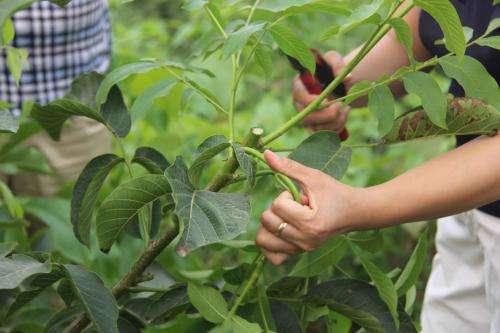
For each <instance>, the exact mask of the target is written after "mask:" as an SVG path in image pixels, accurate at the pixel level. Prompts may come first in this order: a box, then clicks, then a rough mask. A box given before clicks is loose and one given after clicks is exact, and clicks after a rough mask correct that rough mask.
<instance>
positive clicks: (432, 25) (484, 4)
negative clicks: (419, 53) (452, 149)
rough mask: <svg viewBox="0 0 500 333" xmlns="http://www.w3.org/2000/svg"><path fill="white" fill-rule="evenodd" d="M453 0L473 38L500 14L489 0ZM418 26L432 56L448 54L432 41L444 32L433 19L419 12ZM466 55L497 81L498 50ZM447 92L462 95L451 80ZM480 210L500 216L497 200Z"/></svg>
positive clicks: (479, 50) (469, 51)
mask: <svg viewBox="0 0 500 333" xmlns="http://www.w3.org/2000/svg"><path fill="white" fill-rule="evenodd" d="M452 3H453V5H454V6H455V8H456V9H457V12H458V14H459V16H460V19H461V21H462V25H463V26H466V27H469V28H472V29H473V31H474V34H473V37H472V38H477V37H480V36H482V35H483V34H484V33H485V31H486V29H487V28H488V25H489V24H490V22H491V20H493V19H495V18H499V17H500V6H499V5H497V6H494V5H493V4H492V1H491V0H452ZM419 29H420V36H421V39H422V42H423V44H424V46H425V47H426V48H427V50H428V51H429V53H430V54H431V55H433V56H434V55H435V56H443V55H444V54H447V53H448V51H447V50H446V48H445V47H444V46H443V45H436V44H435V41H437V40H439V39H442V38H443V33H442V31H441V29H440V28H439V26H438V24H437V23H436V21H435V20H434V19H433V18H432V17H431V16H430V15H429V14H428V13H426V12H424V11H422V14H421V16H420V27H419ZM492 34H493V35H499V34H500V31H499V29H497V30H495V31H494V32H493V33H492ZM466 54H467V55H468V56H471V57H473V58H475V59H477V60H478V61H480V62H481V63H482V64H483V65H484V67H485V68H486V69H487V70H488V72H489V73H490V75H491V76H493V77H494V78H495V79H496V80H497V82H498V81H499V78H500V51H498V50H495V49H493V48H489V47H483V46H479V45H473V46H471V47H469V48H468V49H467V51H466ZM450 93H452V94H453V95H455V96H464V90H463V89H462V87H461V86H460V85H459V84H458V83H457V82H456V81H453V82H452V83H451V87H450ZM472 139H474V137H473V136H458V137H457V144H458V145H463V144H465V143H467V142H468V141H470V140H472ZM480 210H481V211H483V212H485V213H488V214H490V215H493V216H497V217H500V201H497V202H494V203H492V204H489V205H486V206H484V207H481V208H480Z"/></svg>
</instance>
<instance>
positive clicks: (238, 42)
mask: <svg viewBox="0 0 500 333" xmlns="http://www.w3.org/2000/svg"><path fill="white" fill-rule="evenodd" d="M265 25H266V24H265V23H254V24H249V25H245V26H243V27H242V28H240V29H238V30H236V31H234V32H231V33H230V34H228V38H227V40H226V41H225V42H224V46H223V47H222V55H223V56H224V57H226V58H227V57H229V56H231V55H232V54H234V53H236V52H238V51H241V50H242V49H243V47H245V45H246V44H247V43H248V40H249V39H250V37H251V36H252V35H253V34H255V33H257V32H259V31H262V30H263V29H264V27H265Z"/></svg>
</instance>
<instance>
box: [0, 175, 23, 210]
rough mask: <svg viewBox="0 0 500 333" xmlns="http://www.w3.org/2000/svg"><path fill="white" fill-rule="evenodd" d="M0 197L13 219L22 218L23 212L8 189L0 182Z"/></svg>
mask: <svg viewBox="0 0 500 333" xmlns="http://www.w3.org/2000/svg"><path fill="white" fill-rule="evenodd" d="M0 196H1V199H2V200H1V201H2V202H3V203H4V204H5V206H6V207H7V210H8V211H9V214H10V216H11V217H12V218H14V219H21V218H23V217H24V211H23V207H22V206H21V204H20V203H19V202H18V201H17V199H16V197H15V196H14V194H12V192H11V190H10V188H9V187H8V186H7V185H6V184H5V183H4V182H3V181H2V180H0Z"/></svg>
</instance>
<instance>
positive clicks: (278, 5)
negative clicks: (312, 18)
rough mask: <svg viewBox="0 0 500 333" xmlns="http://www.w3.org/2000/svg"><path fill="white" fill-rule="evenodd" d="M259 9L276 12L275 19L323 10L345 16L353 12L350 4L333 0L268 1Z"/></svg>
mask: <svg viewBox="0 0 500 333" xmlns="http://www.w3.org/2000/svg"><path fill="white" fill-rule="evenodd" d="M259 10H266V11H269V12H273V13H276V14H277V15H276V16H274V17H273V21H276V20H277V19H282V18H284V17H285V16H289V15H295V14H304V13H308V12H323V13H327V14H338V15H343V16H348V15H349V14H350V13H351V11H350V10H349V6H348V5H346V4H343V3H340V2H333V1H331V0H289V1H278V2H274V1H272V2H271V1H269V2H267V1H266V2H265V3H262V4H261V5H260V6H259Z"/></svg>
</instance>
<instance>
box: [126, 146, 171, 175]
mask: <svg viewBox="0 0 500 333" xmlns="http://www.w3.org/2000/svg"><path fill="white" fill-rule="evenodd" d="M132 163H137V164H140V165H142V166H143V167H144V168H145V169H146V170H148V171H149V172H150V173H156V174H163V172H165V169H167V168H168V167H169V166H170V162H169V161H168V160H167V159H166V158H165V156H163V154H162V153H160V152H159V151H158V150H156V149H154V148H151V147H139V148H137V149H136V150H135V153H134V157H133V158H132Z"/></svg>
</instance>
